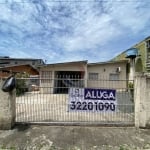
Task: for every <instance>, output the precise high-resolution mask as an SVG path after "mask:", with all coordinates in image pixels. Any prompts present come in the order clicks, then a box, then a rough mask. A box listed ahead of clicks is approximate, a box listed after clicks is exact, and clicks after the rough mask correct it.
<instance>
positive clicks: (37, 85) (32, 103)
mask: <svg viewBox="0 0 150 150" xmlns="http://www.w3.org/2000/svg"><path fill="white" fill-rule="evenodd" d="M56 83H57V84H56ZM70 87H74V88H84V87H88V88H97V89H115V91H116V97H117V104H116V105H117V111H115V112H110V111H101V112H89V111H69V110H68V106H69V105H70V104H69V100H68V99H69V95H68V89H69V88H70ZM56 91H57V92H56ZM16 122H17V123H47V124H68V125H69V124H71V125H80V124H82V125H104V124H105V125H110V124H111V125H134V98H133V81H128V80H113V81H112V80H105V79H102V80H84V79H81V78H80V79H77V78H76V79H74V78H73V79H72V78H69V79H68V77H65V78H57V79H52V78H42V79H39V78H22V79H17V89H16Z"/></svg>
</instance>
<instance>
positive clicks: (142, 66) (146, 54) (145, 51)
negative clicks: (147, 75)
mask: <svg viewBox="0 0 150 150" xmlns="http://www.w3.org/2000/svg"><path fill="white" fill-rule="evenodd" d="M131 48H136V49H137V51H138V55H137V57H136V58H135V72H150V36H149V37H147V38H145V39H144V40H143V41H141V42H139V43H137V44H136V45H134V46H132V47H131ZM127 51H128V50H126V51H124V52H123V53H121V54H120V55H118V56H116V57H115V58H114V59H113V60H114V61H118V60H127V59H128V58H126V52H127ZM128 60H129V59H128Z"/></svg>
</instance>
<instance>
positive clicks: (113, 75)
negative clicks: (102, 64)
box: [109, 73, 119, 81]
mask: <svg viewBox="0 0 150 150" xmlns="http://www.w3.org/2000/svg"><path fill="white" fill-rule="evenodd" d="M109 80H111V81H114V80H119V74H118V73H110V74H109Z"/></svg>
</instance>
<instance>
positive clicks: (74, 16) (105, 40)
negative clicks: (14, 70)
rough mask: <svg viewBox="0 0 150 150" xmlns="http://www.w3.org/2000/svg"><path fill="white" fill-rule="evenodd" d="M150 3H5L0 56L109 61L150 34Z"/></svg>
mask: <svg viewBox="0 0 150 150" xmlns="http://www.w3.org/2000/svg"><path fill="white" fill-rule="evenodd" d="M149 10H150V0H0V56H10V57H13V58H38V59H39V58H40V59H43V60H44V61H45V62H46V63H59V62H68V61H81V60H88V62H104V61H108V60H110V59H112V58H114V57H115V56H117V55H118V54H120V53H121V52H123V51H125V50H126V49H128V48H131V47H132V46H133V45H135V44H136V43H138V42H140V41H142V40H144V39H145V38H146V37H148V36H150V11H149Z"/></svg>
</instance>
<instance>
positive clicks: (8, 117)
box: [0, 80, 16, 130]
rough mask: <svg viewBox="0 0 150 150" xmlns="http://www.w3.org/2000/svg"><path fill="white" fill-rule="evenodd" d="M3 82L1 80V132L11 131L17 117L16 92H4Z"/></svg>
mask: <svg viewBox="0 0 150 150" xmlns="http://www.w3.org/2000/svg"><path fill="white" fill-rule="evenodd" d="M2 85H3V81H2V80H0V130H9V129H11V128H12V127H13V126H14V124H15V117H16V107H15V105H16V101H15V100H16V90H15V89H14V90H13V91H12V92H9V93H7V92H3V91H2V90H1V88H2Z"/></svg>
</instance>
